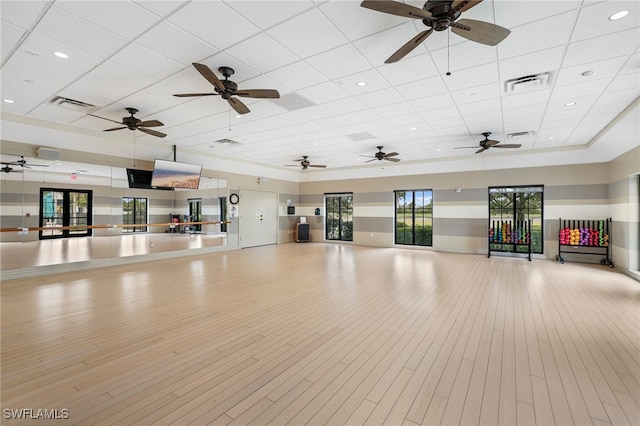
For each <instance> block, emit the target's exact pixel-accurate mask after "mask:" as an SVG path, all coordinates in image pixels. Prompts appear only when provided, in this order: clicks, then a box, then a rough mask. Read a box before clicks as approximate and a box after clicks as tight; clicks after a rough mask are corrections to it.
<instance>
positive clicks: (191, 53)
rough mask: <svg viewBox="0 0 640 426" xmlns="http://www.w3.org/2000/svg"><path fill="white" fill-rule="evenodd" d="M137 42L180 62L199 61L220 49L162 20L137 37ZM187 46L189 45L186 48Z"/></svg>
mask: <svg viewBox="0 0 640 426" xmlns="http://www.w3.org/2000/svg"><path fill="white" fill-rule="evenodd" d="M136 43H137V44H139V45H141V46H144V47H146V48H147V49H150V50H152V51H154V52H156V53H159V54H161V55H163V56H166V57H167V58H170V59H173V60H174V61H178V62H180V63H184V64H189V63H192V62H199V61H201V60H203V59H205V58H207V57H209V56H211V55H213V54H215V53H217V52H218V49H216V48H215V47H213V46H211V45H210V44H208V43H205V42H203V41H202V40H200V39H198V38H196V37H194V36H193V35H191V34H189V33H188V32H186V31H184V30H182V29H180V28H178V27H176V26H175V25H173V24H171V23H169V22H166V21H164V22H161V23H160V24H158V25H156V26H155V27H153V28H151V29H150V30H149V31H147V32H146V33H144V34H142V35H141V36H140V37H138V38H137V39H136ZM185 46H189V48H188V49H185Z"/></svg>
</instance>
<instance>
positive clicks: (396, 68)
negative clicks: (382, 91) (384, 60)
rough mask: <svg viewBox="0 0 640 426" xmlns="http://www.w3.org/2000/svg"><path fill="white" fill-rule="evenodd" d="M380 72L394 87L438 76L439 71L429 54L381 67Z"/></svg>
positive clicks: (407, 58)
mask: <svg viewBox="0 0 640 426" xmlns="http://www.w3.org/2000/svg"><path fill="white" fill-rule="evenodd" d="M376 69H377V70H378V72H379V73H380V74H381V75H382V76H383V77H384V78H385V79H386V80H387V81H388V82H389V84H390V85H392V86H397V85H400V84H405V83H410V82H412V81H417V80H422V79H424V78H427V77H432V76H436V75H437V74H438V71H437V69H436V67H435V65H434V64H433V61H432V60H431V57H430V56H429V55H428V54H426V53H425V54H422V55H415V56H409V57H406V58H404V59H403V60H401V61H399V62H396V63H395V64H392V65H381V66H379V67H377V68H376Z"/></svg>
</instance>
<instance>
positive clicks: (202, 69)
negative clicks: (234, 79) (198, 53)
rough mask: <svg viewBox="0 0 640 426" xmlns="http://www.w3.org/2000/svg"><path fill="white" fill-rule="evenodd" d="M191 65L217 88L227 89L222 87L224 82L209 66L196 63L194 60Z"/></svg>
mask: <svg viewBox="0 0 640 426" xmlns="http://www.w3.org/2000/svg"><path fill="white" fill-rule="evenodd" d="M193 66H194V67H195V68H196V69H197V70H198V72H199V73H200V74H202V76H203V77H204V78H206V79H207V81H208V82H209V83H211V84H213V85H214V86H215V87H216V88H217V89H218V90H220V91H222V92H224V91H225V90H227V89H226V88H225V87H224V84H222V82H221V81H220V79H219V78H218V77H217V76H216V75H215V74H214V72H213V71H211V68H209V67H208V66H206V65H204V64H198V63H195V62H194V63H193Z"/></svg>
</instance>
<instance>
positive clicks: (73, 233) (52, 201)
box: [39, 188, 93, 240]
mask: <svg viewBox="0 0 640 426" xmlns="http://www.w3.org/2000/svg"><path fill="white" fill-rule="evenodd" d="M92 203H93V196H92V191H89V190H86V191H79V190H71V189H53V188H40V221H39V226H40V228H41V230H40V233H39V237H40V239H41V240H45V239H51V238H68V237H84V236H89V235H91V234H92V232H91V231H92V230H91V229H89V228H87V226H88V225H91V224H92V214H91V211H92Z"/></svg>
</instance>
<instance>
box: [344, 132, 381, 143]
mask: <svg viewBox="0 0 640 426" xmlns="http://www.w3.org/2000/svg"><path fill="white" fill-rule="evenodd" d="M347 137H348V138H349V139H351V140H352V141H354V142H357V141H366V140H367V139H373V138H375V136H373V135H372V134H371V133H369V132H361V133H352V134H350V135H347Z"/></svg>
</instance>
